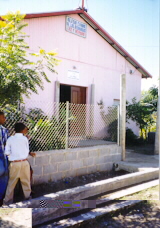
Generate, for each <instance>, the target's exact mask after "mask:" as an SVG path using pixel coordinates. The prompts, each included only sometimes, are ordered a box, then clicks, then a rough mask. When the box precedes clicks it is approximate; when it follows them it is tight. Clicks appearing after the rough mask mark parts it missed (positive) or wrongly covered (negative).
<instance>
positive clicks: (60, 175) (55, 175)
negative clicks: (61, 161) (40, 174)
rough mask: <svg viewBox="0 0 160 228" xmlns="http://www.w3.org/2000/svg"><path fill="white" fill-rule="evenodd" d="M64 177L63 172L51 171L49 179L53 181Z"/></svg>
mask: <svg viewBox="0 0 160 228" xmlns="http://www.w3.org/2000/svg"><path fill="white" fill-rule="evenodd" d="M64 177H65V173H64V172H57V173H51V179H52V180H53V181H57V180H61V179H62V178H64Z"/></svg>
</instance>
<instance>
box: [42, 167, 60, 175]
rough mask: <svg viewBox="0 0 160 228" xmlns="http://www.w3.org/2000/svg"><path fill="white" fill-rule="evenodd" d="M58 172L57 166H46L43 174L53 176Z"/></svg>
mask: <svg viewBox="0 0 160 228" xmlns="http://www.w3.org/2000/svg"><path fill="white" fill-rule="evenodd" d="M55 172H57V164H53V165H44V166H43V174H44V175H45V174H51V173H55Z"/></svg>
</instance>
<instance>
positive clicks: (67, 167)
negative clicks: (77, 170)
mask: <svg viewBox="0 0 160 228" xmlns="http://www.w3.org/2000/svg"><path fill="white" fill-rule="evenodd" d="M67 170H71V162H60V163H58V172H63V171H67Z"/></svg>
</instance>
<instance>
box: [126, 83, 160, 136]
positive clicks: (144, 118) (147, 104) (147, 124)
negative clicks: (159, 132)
mask: <svg viewBox="0 0 160 228" xmlns="http://www.w3.org/2000/svg"><path fill="white" fill-rule="evenodd" d="M157 101H158V88H157V87H156V86H153V87H151V88H150V89H149V90H148V91H145V92H142V98H141V100H140V101H137V100H136V98H133V99H132V102H131V103H130V102H128V101H127V104H126V110H127V113H126V118H127V120H129V119H131V120H133V121H134V122H136V124H137V125H138V126H139V128H140V136H143V137H145V138H146V135H147V133H148V132H150V131H151V130H155V124H156V112H157Z"/></svg>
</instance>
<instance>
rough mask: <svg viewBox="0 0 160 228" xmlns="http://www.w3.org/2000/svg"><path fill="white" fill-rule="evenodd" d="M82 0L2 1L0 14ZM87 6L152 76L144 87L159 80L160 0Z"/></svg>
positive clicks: (72, 5)
mask: <svg viewBox="0 0 160 228" xmlns="http://www.w3.org/2000/svg"><path fill="white" fill-rule="evenodd" d="M81 4H82V0H0V15H4V14H6V13H7V12H8V11H12V12H15V11H16V10H20V11H21V13H37V12H54V11H62V10H73V9H76V8H78V7H79V6H81ZM85 8H87V9H88V14H90V16H91V17H93V18H94V19H95V20H96V21H97V22H98V23H99V24H100V25H101V26H102V27H103V28H104V29H105V30H106V31H107V32H108V33H109V34H110V35H111V36H112V37H113V38H114V39H115V40H116V41H117V42H118V43H119V44H120V45H122V47H123V48H124V49H126V51H127V52H129V53H130V54H131V55H132V56H133V57H134V58H135V59H136V60H137V61H138V62H139V63H140V64H141V65H142V66H143V67H144V68H145V69H146V70H147V71H148V72H149V73H150V74H151V75H152V76H153V78H152V79H142V88H141V89H142V90H148V89H149V88H150V87H151V86H152V85H158V83H159V80H158V78H159V65H160V63H159V62H160V60H159V54H160V53H159V50H160V48H159V43H160V38H159V37H160V36H159V24H160V19H159V9H160V0H85Z"/></svg>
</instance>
